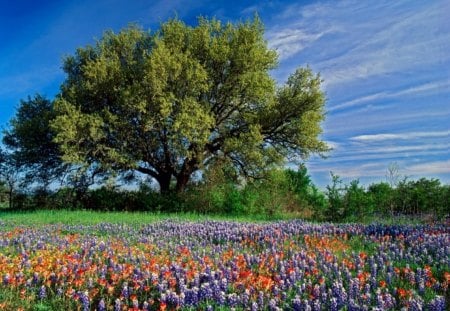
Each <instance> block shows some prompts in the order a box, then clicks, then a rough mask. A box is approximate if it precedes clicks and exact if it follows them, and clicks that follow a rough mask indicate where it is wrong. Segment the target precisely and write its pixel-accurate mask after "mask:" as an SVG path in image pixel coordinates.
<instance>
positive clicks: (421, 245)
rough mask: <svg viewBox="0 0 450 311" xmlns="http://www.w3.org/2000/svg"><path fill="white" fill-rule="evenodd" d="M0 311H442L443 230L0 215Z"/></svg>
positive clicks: (446, 257)
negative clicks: (402, 310)
mask: <svg viewBox="0 0 450 311" xmlns="http://www.w3.org/2000/svg"><path fill="white" fill-rule="evenodd" d="M0 277H1V280H0V281H1V282H0V309H1V310H99V311H100V310H233V309H234V310H401V309H404V310H448V306H449V290H448V286H449V284H450V227H449V226H448V224H443V223H441V224H427V225H423V224H414V225H395V224H332V223H311V222H305V221H301V220H294V219H292V220H274V221H267V219H259V220H258V221H252V220H250V219H248V218H245V217H241V218H226V217H222V218H220V217H212V216H208V217H206V216H203V217H198V215H195V214H180V215H178V216H175V217H174V216H173V215H167V214H146V213H95V212H86V211H74V212H70V211H55V212H48V211H47V212H45V211H40V212H31V213H2V214H1V218H0Z"/></svg>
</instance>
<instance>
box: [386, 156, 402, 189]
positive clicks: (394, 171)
mask: <svg viewBox="0 0 450 311" xmlns="http://www.w3.org/2000/svg"><path fill="white" fill-rule="evenodd" d="M400 179H401V174H400V166H399V165H398V163H397V162H391V163H389V166H388V168H387V172H386V181H387V182H388V183H389V185H390V186H391V188H395V187H396V186H397V184H398V183H399V181H400Z"/></svg>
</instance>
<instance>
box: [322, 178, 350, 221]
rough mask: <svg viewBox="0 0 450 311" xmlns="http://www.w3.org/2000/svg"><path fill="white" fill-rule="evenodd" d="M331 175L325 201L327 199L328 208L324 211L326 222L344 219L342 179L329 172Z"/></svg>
mask: <svg viewBox="0 0 450 311" xmlns="http://www.w3.org/2000/svg"><path fill="white" fill-rule="evenodd" d="M330 175H331V185H327V188H326V189H327V191H326V195H327V199H328V208H327V211H326V216H325V219H326V220H330V221H338V220H342V219H343V218H344V217H345V209H344V200H343V197H344V194H343V191H344V188H343V186H342V179H341V178H340V177H339V176H338V175H335V174H333V172H330Z"/></svg>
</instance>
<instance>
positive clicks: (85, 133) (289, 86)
mask: <svg viewBox="0 0 450 311" xmlns="http://www.w3.org/2000/svg"><path fill="white" fill-rule="evenodd" d="M276 64H277V55H276V52H275V51H273V50H270V49H269V48H268V47H267V42H266V41H265V39H264V29H263V25H262V23H261V21H260V20H259V19H258V18H255V19H254V20H253V21H247V22H240V23H237V24H232V23H226V24H223V23H221V22H220V21H218V20H216V19H212V20H208V19H205V18H200V19H199V23H198V25H197V26H196V27H190V26H188V25H186V24H184V23H183V22H181V21H180V20H177V19H172V20H169V21H168V22H166V23H163V24H162V25H161V28H160V29H159V30H158V31H156V32H154V33H150V32H148V31H144V30H142V29H140V28H139V27H136V26H131V27H128V28H126V29H124V30H122V31H121V32H119V33H117V34H115V33H113V32H106V33H105V34H104V36H103V38H101V39H100V40H99V41H97V42H96V44H95V45H93V46H86V47H84V48H79V49H78V50H77V51H76V53H75V55H73V56H69V57H67V58H66V59H65V61H64V71H65V72H66V74H67V78H66V80H65V82H64V83H63V85H62V87H61V89H62V93H61V94H60V95H59V96H58V98H57V99H56V102H55V107H56V110H57V112H58V114H59V115H58V116H57V117H56V119H55V120H54V121H53V122H52V126H53V129H54V130H55V131H56V132H57V135H56V138H55V142H57V143H58V144H60V145H61V150H62V151H63V153H64V155H63V158H64V160H65V161H67V162H70V163H79V164H86V163H87V164H92V163H94V162H96V163H99V164H100V165H101V166H102V167H104V168H106V169H108V170H109V169H112V170H116V171H127V170H137V171H139V172H141V173H144V174H147V175H149V176H151V177H152V178H154V179H156V181H157V182H158V183H159V185H160V190H161V192H167V191H169V190H170V188H171V180H172V179H175V180H176V184H175V189H176V190H177V191H178V192H181V191H183V190H184V189H185V187H186V185H187V183H188V181H189V180H190V179H191V176H192V174H193V173H194V172H196V171H198V170H201V169H202V168H204V167H205V166H208V165H209V163H210V162H211V161H212V160H214V159H216V158H217V157H222V158H225V159H227V160H228V161H229V163H231V164H232V165H233V166H234V167H235V169H236V171H237V172H239V174H240V175H243V176H247V177H248V176H260V175H261V174H263V173H264V170H265V169H266V168H270V165H271V164H280V163H282V162H283V160H284V159H285V158H286V157H287V156H300V157H304V158H305V157H307V156H308V155H309V154H310V153H321V152H325V151H326V150H327V147H326V145H325V144H324V143H323V142H322V141H320V140H319V138H318V136H319V134H320V133H321V127H320V124H321V121H322V120H323V118H324V110H323V108H324V102H325V98H324V95H323V92H322V91H321V89H320V82H321V80H320V78H319V77H318V76H316V75H314V74H313V73H312V72H311V70H310V69H309V68H301V69H298V70H296V71H295V73H294V74H293V75H292V76H291V77H290V78H289V79H288V81H287V83H286V85H284V86H282V87H280V88H279V89H277V88H276V85H275V82H274V80H273V79H272V78H271V77H270V75H269V72H270V70H271V69H273V68H275V66H276ZM230 200H234V199H232V198H231V197H230Z"/></svg>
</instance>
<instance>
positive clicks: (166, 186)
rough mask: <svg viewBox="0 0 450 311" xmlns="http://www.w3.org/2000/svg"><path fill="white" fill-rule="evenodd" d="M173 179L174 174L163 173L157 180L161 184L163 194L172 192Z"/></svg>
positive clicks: (160, 189)
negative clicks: (171, 182) (171, 183)
mask: <svg viewBox="0 0 450 311" xmlns="http://www.w3.org/2000/svg"><path fill="white" fill-rule="evenodd" d="M171 179H172V174H169V173H165V174H161V175H160V176H159V177H158V178H157V179H156V180H157V181H158V184H159V192H160V193H161V194H167V193H169V192H170V181H171Z"/></svg>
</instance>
